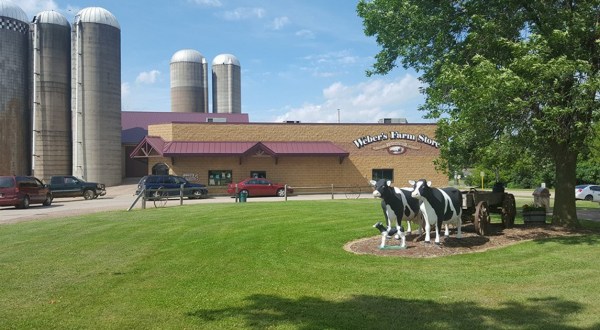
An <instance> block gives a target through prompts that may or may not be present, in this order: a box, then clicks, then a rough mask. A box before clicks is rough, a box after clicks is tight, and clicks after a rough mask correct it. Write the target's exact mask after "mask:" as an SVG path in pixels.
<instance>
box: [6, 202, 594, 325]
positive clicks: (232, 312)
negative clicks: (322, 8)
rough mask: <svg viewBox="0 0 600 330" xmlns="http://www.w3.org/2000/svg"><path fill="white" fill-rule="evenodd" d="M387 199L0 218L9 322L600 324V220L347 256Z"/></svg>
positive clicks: (367, 233) (369, 230)
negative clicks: (488, 243) (439, 250)
mask: <svg viewBox="0 0 600 330" xmlns="http://www.w3.org/2000/svg"><path fill="white" fill-rule="evenodd" d="M379 203H380V202H379V201H378V200H375V199H365V200H328V201H289V202H285V203H284V202H276V203H274V202H264V203H256V202H253V203H241V204H233V203H227V204H198V205H194V206H183V207H169V208H164V209H146V210H137V211H132V212H125V211H117V212H105V213H98V214H91V215H85V216H79V217H71V218H64V219H53V220H45V221H32V222H23V223H18V224H11V225H0V251H2V252H1V253H0V329H30V328H36V329H50V328H54V329H75V328H77V329H85V328H92V329H191V328H199V329H237V328H247V329H266V328H268V329H400V328H412V329H597V328H599V327H600V317H599V315H600V304H599V303H598V298H599V297H600V284H599V279H600V275H599V274H600V262H599V261H600V260H599V259H600V234H598V232H599V231H598V230H596V234H590V235H586V236H577V237H568V238H564V237H563V238H553V239H545V240H539V241H531V242H525V243H521V244H517V245H513V246H510V247H506V248H502V249H496V250H490V251H488V252H483V253H474V254H466V255H456V256H450V257H442V258H432V259H410V258H398V257H377V256H370V255H354V254H351V253H348V252H346V251H344V250H343V245H344V244H345V243H347V242H349V241H351V240H354V239H358V238H362V237H369V236H374V235H376V234H377V232H376V230H375V229H373V228H372V227H371V226H372V225H373V223H375V222H376V221H381V220H382V214H381V209H380V206H379ZM590 207H592V206H590ZM596 207H597V206H596ZM584 224H586V225H590V226H591V225H592V224H591V223H588V222H584ZM596 227H598V226H597V225H596ZM414 244H420V243H414ZM431 248H436V247H435V246H432V247H431Z"/></svg>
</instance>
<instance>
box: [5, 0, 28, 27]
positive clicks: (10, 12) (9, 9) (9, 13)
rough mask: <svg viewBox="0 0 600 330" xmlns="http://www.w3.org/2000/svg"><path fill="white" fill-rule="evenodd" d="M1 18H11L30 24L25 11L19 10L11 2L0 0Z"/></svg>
mask: <svg viewBox="0 0 600 330" xmlns="http://www.w3.org/2000/svg"><path fill="white" fill-rule="evenodd" d="M0 16H3V17H9V18H12V19H16V20H19V21H21V22H25V23H28V22H29V20H28V19H27V14H25V12H24V11H23V9H21V8H19V7H18V6H17V5H15V4H14V3H12V2H11V1H9V0H0Z"/></svg>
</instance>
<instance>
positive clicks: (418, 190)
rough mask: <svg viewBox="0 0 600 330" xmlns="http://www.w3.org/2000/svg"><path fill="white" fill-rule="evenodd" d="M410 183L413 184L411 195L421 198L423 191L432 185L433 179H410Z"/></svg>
mask: <svg viewBox="0 0 600 330" xmlns="http://www.w3.org/2000/svg"><path fill="white" fill-rule="evenodd" d="M408 183H409V184H411V185H412V186H413V191H412V193H411V194H410V195H411V196H412V197H413V198H416V199H421V198H422V196H423V192H424V191H425V190H427V189H429V188H430V187H431V181H426V180H425V179H421V180H419V181H417V182H415V181H413V180H410V181H408Z"/></svg>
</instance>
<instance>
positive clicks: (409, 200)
mask: <svg viewBox="0 0 600 330" xmlns="http://www.w3.org/2000/svg"><path fill="white" fill-rule="evenodd" d="M370 183H371V185H372V186H373V187H374V188H375V190H374V191H373V196H375V197H379V198H381V209H382V210H383V215H384V217H385V219H386V222H387V230H386V231H385V232H383V231H382V237H381V245H380V246H379V247H380V248H383V247H385V238H386V235H390V233H391V232H392V230H393V229H392V225H393V224H394V222H396V239H400V240H401V243H400V246H401V247H405V246H406V237H405V233H404V228H402V220H406V227H407V229H408V233H410V232H411V226H410V223H411V222H414V223H418V224H419V225H421V222H422V218H421V213H420V211H419V201H418V200H417V199H415V198H413V197H411V195H410V194H411V191H410V190H407V189H400V188H397V187H392V182H391V181H388V180H385V179H380V180H378V181H374V180H371V181H370ZM374 227H375V226H374ZM376 228H378V227H376ZM379 228H380V227H379ZM380 231H381V229H380ZM420 231H421V228H419V232H420ZM391 235H393V234H391ZM391 235H390V236H391Z"/></svg>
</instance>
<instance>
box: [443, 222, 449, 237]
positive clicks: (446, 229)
mask: <svg viewBox="0 0 600 330" xmlns="http://www.w3.org/2000/svg"><path fill="white" fill-rule="evenodd" d="M444 237H450V229H449V228H448V224H447V223H445V224H444Z"/></svg>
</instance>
